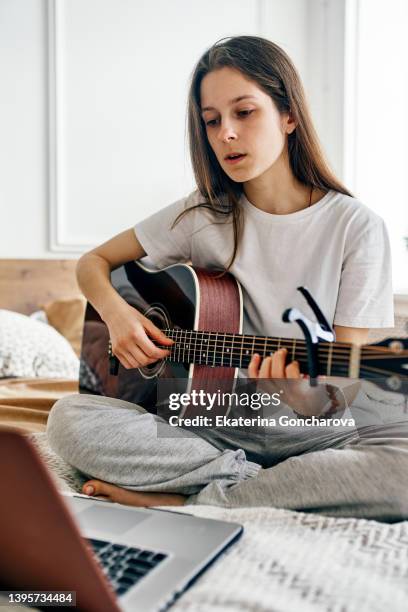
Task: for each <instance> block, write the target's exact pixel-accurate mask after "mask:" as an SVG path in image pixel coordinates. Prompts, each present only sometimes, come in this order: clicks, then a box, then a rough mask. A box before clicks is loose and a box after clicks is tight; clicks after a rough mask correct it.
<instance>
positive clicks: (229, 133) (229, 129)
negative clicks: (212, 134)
mask: <svg viewBox="0 0 408 612" xmlns="http://www.w3.org/2000/svg"><path fill="white" fill-rule="evenodd" d="M236 137H237V134H236V132H235V130H234V128H233V126H232V125H231V124H228V125H226V124H224V125H222V126H221V127H220V130H219V132H218V138H219V140H221V141H222V142H230V141H231V140H235V139H236Z"/></svg>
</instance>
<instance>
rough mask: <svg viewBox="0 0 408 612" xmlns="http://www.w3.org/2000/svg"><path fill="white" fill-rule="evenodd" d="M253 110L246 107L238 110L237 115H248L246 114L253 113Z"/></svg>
mask: <svg viewBox="0 0 408 612" xmlns="http://www.w3.org/2000/svg"><path fill="white" fill-rule="evenodd" d="M253 112H254V111H253V109H251V110H249V109H247V110H241V111H238V115H239V116H240V117H248V116H249V115H250V114H251V113H253Z"/></svg>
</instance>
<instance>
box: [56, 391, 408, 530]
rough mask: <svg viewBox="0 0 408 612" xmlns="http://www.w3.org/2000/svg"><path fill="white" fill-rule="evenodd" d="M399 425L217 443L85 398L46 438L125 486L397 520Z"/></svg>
mask: <svg viewBox="0 0 408 612" xmlns="http://www.w3.org/2000/svg"><path fill="white" fill-rule="evenodd" d="M363 410H364V407H363ZM397 420H398V421H399V422H397V423H396V422H395V418H394V419H392V421H393V422H391V423H381V424H380V423H379V424H376V425H370V426H366V427H365V428H363V429H362V430H361V431H360V432H358V433H357V432H356V431H355V430H353V431H351V432H349V433H344V432H338V431H332V432H330V431H329V432H325V433H321V432H318V434H316V435H314V434H313V433H312V432H310V431H308V432H306V433H304V432H303V433H302V432H301V433H299V434H298V435H294V434H293V433H285V432H282V430H279V429H277V430H273V431H272V430H271V431H266V432H265V431H264V432H263V435H262V436H261V437H260V435H259V432H258V433H257V434H254V435H253V436H252V435H251V432H250V431H245V432H239V431H236V432H235V433H234V431H231V428H228V431H225V436H223V432H222V431H221V432H220V431H217V434H216V436H215V437H214V439H213V440H211V441H210V439H208V436H207V439H204V438H203V437H199V436H197V435H194V434H192V433H191V432H188V434H187V435H186V434H185V433H183V430H179V429H177V428H173V427H171V428H170V426H169V425H167V424H166V423H164V422H163V421H162V419H160V418H159V417H157V416H155V415H152V414H150V413H148V412H146V411H145V410H144V409H143V408H141V407H139V406H136V405H135V404H133V403H129V402H125V401H123V400H116V399H111V398H107V397H99V396H94V395H83V394H81V395H71V396H68V397H65V398H63V399H61V400H59V401H58V402H57V403H56V404H55V405H54V407H53V409H52V411H51V413H50V416H49V420H48V429H47V433H48V439H49V443H50V446H51V447H52V448H53V450H54V451H55V452H56V453H57V454H59V455H60V456H61V457H62V458H63V459H65V461H67V462H68V463H69V464H71V465H73V466H74V467H76V468H77V469H79V470H80V471H81V472H83V473H84V474H86V475H87V476H91V477H94V478H98V479H101V480H105V481H108V482H111V483H114V484H117V485H119V486H122V487H125V488H127V489H131V490H138V491H161V492H172V493H182V494H185V495H188V496H189V497H188V499H187V502H186V503H188V504H191V503H193V504H198V503H200V504H212V505H219V506H226V507H237V506H273V507H277V508H287V509H292V510H301V511H313V512H320V513H323V514H327V515H337V516H356V517H366V518H375V519H378V520H393V521H395V520H401V519H402V518H408V486H407V485H408V432H407V426H406V421H405V419H404V418H402V419H401V418H400V417H398V419H397ZM158 424H159V431H160V435H158ZM166 428H169V431H168V432H167V433H166ZM170 430H171V431H170ZM210 436H211V432H210ZM256 461H258V462H256ZM261 463H262V466H261V465H260V464H261Z"/></svg>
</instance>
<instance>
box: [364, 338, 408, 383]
mask: <svg viewBox="0 0 408 612" xmlns="http://www.w3.org/2000/svg"><path fill="white" fill-rule="evenodd" d="M359 377H360V378H365V379H369V380H372V381H373V382H374V383H375V384H377V385H378V386H380V387H381V388H383V389H385V390H386V391H395V392H398V393H407V392H408V338H386V339H385V340H381V342H376V343H375V344H365V345H364V346H362V347H361V354H360V374H359Z"/></svg>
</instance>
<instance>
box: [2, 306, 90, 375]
mask: <svg viewBox="0 0 408 612" xmlns="http://www.w3.org/2000/svg"><path fill="white" fill-rule="evenodd" d="M78 373H79V359H78V357H77V356H76V355H75V353H74V351H73V349H72V347H71V345H70V344H69V342H68V341H67V340H66V339H65V338H64V337H63V336H62V335H61V334H60V333H58V332H57V330H56V329H54V328H53V327H51V326H50V325H47V324H45V323H41V322H40V321H36V320H35V319H31V318H30V317H27V316H26V315H23V314H20V313H18V312H13V311H11V310H0V378H7V377H14V376H27V377H49V378H71V379H72V378H74V379H77V378H78Z"/></svg>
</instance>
